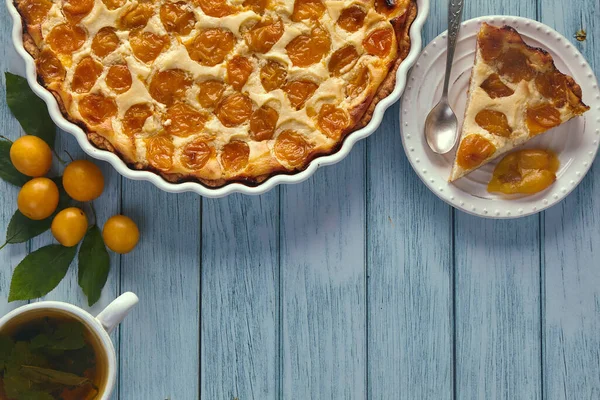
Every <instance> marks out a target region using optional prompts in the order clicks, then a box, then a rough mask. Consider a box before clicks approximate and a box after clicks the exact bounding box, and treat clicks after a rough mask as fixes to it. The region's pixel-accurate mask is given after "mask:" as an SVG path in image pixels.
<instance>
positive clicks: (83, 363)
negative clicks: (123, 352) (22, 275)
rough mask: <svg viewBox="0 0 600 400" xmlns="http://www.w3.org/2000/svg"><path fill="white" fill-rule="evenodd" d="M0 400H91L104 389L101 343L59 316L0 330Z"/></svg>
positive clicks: (23, 319) (37, 314) (48, 313)
mask: <svg viewBox="0 0 600 400" xmlns="http://www.w3.org/2000/svg"><path fill="white" fill-rule="evenodd" d="M0 372H1V378H0V398H1V399H6V400H21V399H23V400H30V399H31V400H37V399H40V400H92V399H96V398H97V395H98V393H99V391H100V389H101V388H102V387H103V386H105V385H106V379H107V376H108V366H107V361H106V357H105V355H104V351H102V347H101V344H100V342H99V339H98V338H97V337H96V336H95V335H94V334H93V333H92V332H91V331H90V330H88V329H87V327H86V326H85V325H84V324H83V323H82V322H81V321H79V320H77V319H76V318H75V317H73V316H71V315H69V314H64V313H60V312H57V311H55V310H36V311H33V312H29V313H24V314H22V315H20V318H17V319H14V320H12V321H11V323H10V324H8V325H7V326H5V327H3V328H2V330H0Z"/></svg>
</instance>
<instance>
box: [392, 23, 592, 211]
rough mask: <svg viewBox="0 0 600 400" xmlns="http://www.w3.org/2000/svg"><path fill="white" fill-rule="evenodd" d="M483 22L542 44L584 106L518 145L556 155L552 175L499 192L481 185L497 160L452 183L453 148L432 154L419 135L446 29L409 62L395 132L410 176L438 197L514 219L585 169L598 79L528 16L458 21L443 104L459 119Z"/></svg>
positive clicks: (437, 85)
mask: <svg viewBox="0 0 600 400" xmlns="http://www.w3.org/2000/svg"><path fill="white" fill-rule="evenodd" d="M482 22H487V23H489V24H493V25H497V26H500V25H505V24H506V25H510V26H512V27H513V28H515V29H516V30H517V31H519V33H520V34H521V35H522V36H523V39H524V40H525V42H526V43H527V44H529V45H532V46H535V47H541V48H543V49H545V50H547V51H548V52H549V53H550V54H551V55H552V57H553V58H554V62H555V64H556V66H557V68H558V69H559V70H560V71H561V72H563V73H566V74H568V75H571V76H572V77H573V78H574V79H575V81H576V82H577V83H579V84H580V85H581V88H582V90H583V101H584V103H586V104H587V105H589V106H590V110H589V111H588V112H587V113H585V114H584V116H582V117H579V118H575V119H573V120H571V121H569V122H567V123H566V124H563V125H561V126H558V127H556V128H554V129H552V130H550V131H548V132H546V133H544V134H542V135H540V136H538V137H537V138H535V139H533V140H531V141H529V142H528V143H526V144H525V145H524V147H528V148H542V149H551V150H553V151H554V152H556V153H557V154H558V157H559V159H560V164H561V166H560V169H559V171H558V172H557V180H556V182H555V183H554V184H553V185H552V186H550V187H549V188H548V189H546V190H545V191H543V192H540V193H537V194H535V195H532V196H512V197H508V196H503V195H498V194H491V193H488V192H487V190H486V186H487V182H489V180H490V178H491V176H492V171H493V169H494V167H495V165H496V162H492V163H490V164H488V165H485V166H483V167H482V168H480V169H478V170H476V171H474V172H472V173H471V174H469V175H467V176H466V177H464V178H461V179H459V180H458V181H456V182H455V183H454V184H451V183H449V182H448V176H449V175H450V169H451V166H452V162H453V161H454V155H455V151H452V152H450V153H448V154H446V155H443V156H441V155H438V154H435V153H433V152H432V151H431V150H430V149H429V147H428V146H427V143H426V142H425V137H424V134H423V132H424V131H423V129H424V124H425V118H426V116H427V114H428V112H429V110H431V109H432V108H433V106H434V105H435V104H436V103H437V101H438V100H439V98H440V95H441V92H442V86H443V79H444V70H445V63H446V43H447V32H444V33H442V34H441V35H440V36H438V37H437V38H435V39H434V40H433V41H432V42H431V43H430V44H429V45H428V46H427V47H426V48H425V49H424V50H423V52H422V53H421V55H420V57H419V58H418V59H417V63H416V65H415V67H414V68H413V70H412V72H411V74H410V76H409V80H408V85H407V88H406V91H405V92H404V97H403V98H402V105H401V108H400V109H401V115H400V119H401V126H402V130H401V135H402V143H403V145H404V151H405V152H406V156H407V157H408V159H409V161H410V163H411V165H412V167H413V168H414V170H415V171H416V173H417V175H419V177H420V178H421V180H422V181H423V182H424V183H425V185H427V187H428V188H429V189H430V190H431V191H432V192H433V193H435V194H436V195H437V196H438V197H439V198H441V199H442V200H444V201H445V202H446V203H448V204H450V205H451V206H453V207H456V208H458V209H461V210H463V211H465V212H467V213H469V214H473V215H478V216H481V217H488V218H518V217H523V216H526V215H531V214H535V213H537V212H540V211H542V210H544V209H546V208H548V207H551V206H553V205H555V204H556V203H558V202H559V201H561V200H562V199H563V198H565V197H566V196H567V195H568V194H569V193H570V192H571V191H572V190H573V189H574V188H575V186H577V185H578V184H579V182H581V180H582V179H583V177H584V176H585V174H586V172H587V171H588V170H589V169H590V166H591V164H592V161H593V160H594V157H595V156H596V152H597V151H598V141H599V140H600V91H599V90H598V82H597V81H596V77H595V76H594V73H593V71H592V69H591V68H590V66H589V65H588V63H587V62H586V61H585V59H584V58H583V56H582V55H581V53H579V51H578V50H577V49H576V48H575V46H573V44H571V43H570V42H569V41H568V40H567V39H565V38H564V37H563V36H562V35H561V34H559V33H558V32H556V31H555V30H553V29H551V28H550V27H548V26H546V25H544V24H542V23H540V22H537V21H533V20H530V19H526V18H521V17H508V16H488V17H480V18H475V19H471V20H469V21H466V22H463V24H462V27H461V32H460V35H459V38H458V43H457V47H456V55H455V58H454V64H453V68H452V77H451V80H450V82H451V85H452V86H451V89H450V93H449V99H450V105H451V106H452V109H453V110H454V111H455V112H456V115H457V117H458V119H459V125H462V119H463V114H464V111H465V103H466V99H467V87H468V83H469V79H470V76H471V69H472V66H473V60H474V57H475V45H476V36H477V32H478V31H479V27H480V25H481V23H482Z"/></svg>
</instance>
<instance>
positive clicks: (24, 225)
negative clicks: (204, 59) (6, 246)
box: [6, 210, 53, 244]
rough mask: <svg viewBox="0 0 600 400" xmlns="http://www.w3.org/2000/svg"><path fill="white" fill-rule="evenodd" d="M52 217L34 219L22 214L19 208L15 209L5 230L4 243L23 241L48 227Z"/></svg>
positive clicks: (39, 233)
mask: <svg viewBox="0 0 600 400" xmlns="http://www.w3.org/2000/svg"><path fill="white" fill-rule="evenodd" d="M52 218H53V217H48V218H46V219H42V220H40V221H34V220H32V219H29V218H27V217H26V216H24V215H23V214H22V213H21V212H20V211H19V210H17V211H15V213H14V214H13V216H12V218H11V219H10V222H9V223H8V229H7V230H6V243H10V244H15V243H24V242H26V241H28V240H29V239H32V238H34V237H36V236H38V235H41V234H42V233H44V232H46V231H47V230H48V229H50V225H52Z"/></svg>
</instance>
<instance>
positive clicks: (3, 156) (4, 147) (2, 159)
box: [0, 138, 30, 186]
mask: <svg viewBox="0 0 600 400" xmlns="http://www.w3.org/2000/svg"><path fill="white" fill-rule="evenodd" d="M10 146H12V142H11V141H10V140H6V139H3V138H0V178H2V179H3V180H5V181H6V182H8V183H11V184H13V185H15V186H23V185H24V184H25V183H26V182H27V181H28V180H29V179H30V178H29V177H28V176H25V175H23V174H22V173H20V172H19V171H17V169H16V168H15V167H14V165H13V164H12V162H11V161H10Z"/></svg>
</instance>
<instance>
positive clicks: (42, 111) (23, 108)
mask: <svg viewBox="0 0 600 400" xmlns="http://www.w3.org/2000/svg"><path fill="white" fill-rule="evenodd" d="M5 76H6V103H7V104H8V107H9V108H10V110H11V111H12V113H13V115H14V116H15V117H16V118H17V120H19V123H20V124H21V126H22V127H23V130H24V131H25V133H27V134H28V135H35V136H38V137H39V138H41V139H43V140H44V141H45V142H46V143H48V145H49V146H50V147H51V148H54V139H55V137H56V126H55V125H54V122H52V119H51V118H50V114H48V107H47V106H46V103H44V101H43V100H42V99H40V98H39V97H38V96H37V95H36V94H35V93H33V91H32V90H31V88H30V87H29V84H28V83H27V80H26V79H25V78H23V77H20V76H18V75H13V74H11V73H10V72H6V73H5Z"/></svg>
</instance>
